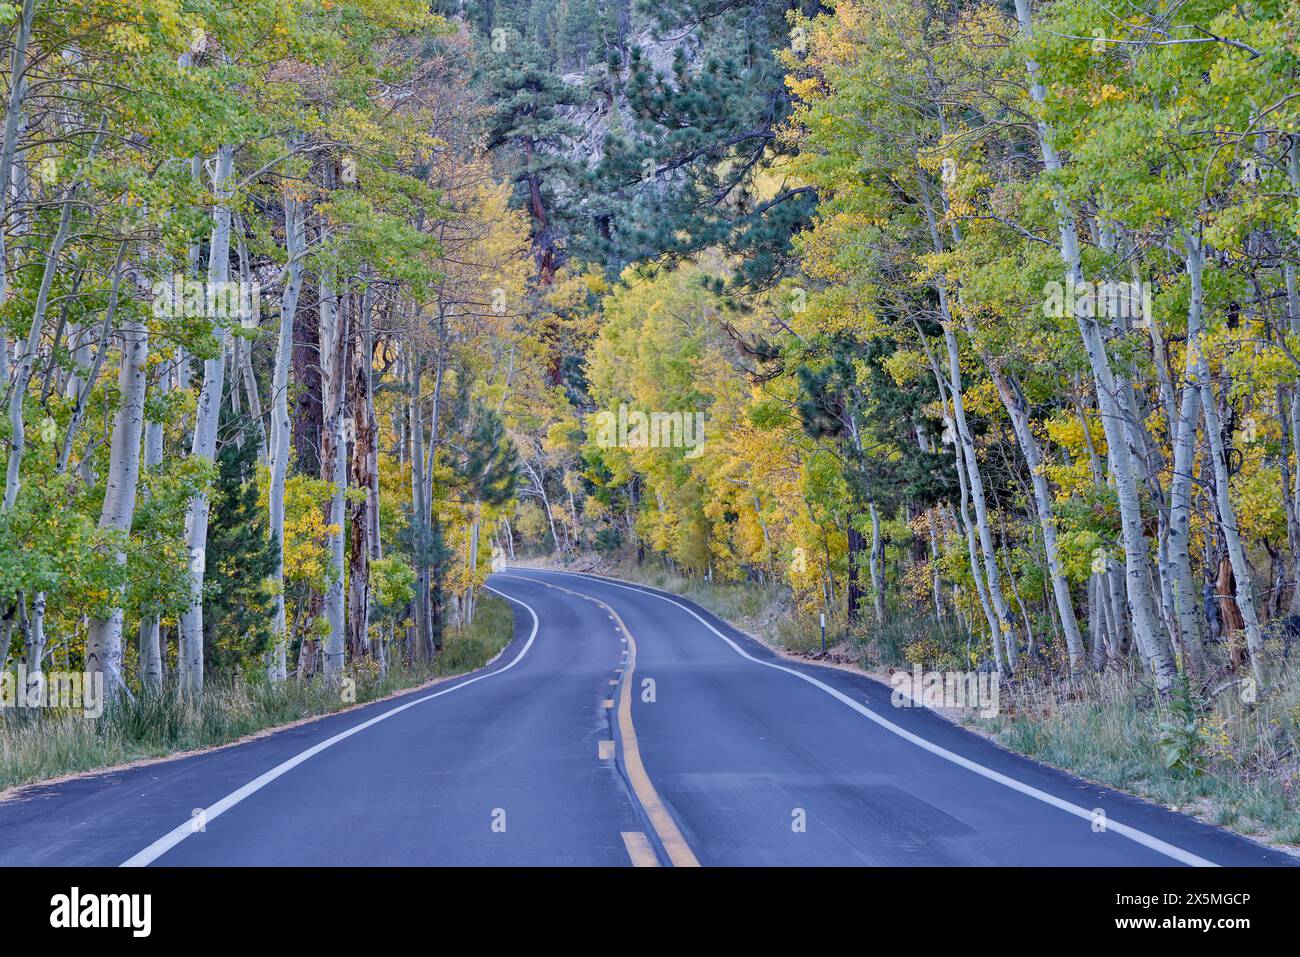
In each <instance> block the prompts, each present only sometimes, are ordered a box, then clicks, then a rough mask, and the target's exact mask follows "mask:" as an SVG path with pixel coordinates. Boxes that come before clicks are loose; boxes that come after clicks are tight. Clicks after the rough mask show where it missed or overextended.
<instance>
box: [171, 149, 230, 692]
mask: <svg viewBox="0 0 1300 957" xmlns="http://www.w3.org/2000/svg"><path fill="white" fill-rule="evenodd" d="M233 167H234V148H233V147H231V146H221V147H219V148H218V149H217V157H216V169H215V170H214V171H213V175H212V192H213V195H214V196H215V197H216V200H217V202H216V205H215V206H214V207H213V210H212V242H211V245H210V248H209V250H208V283H209V286H210V288H215V284H216V283H226V282H229V281H230V206H229V202H230V196H231V192H230V177H231V173H232V170H233ZM229 337H230V333H229V332H228V331H227V330H226V328H225V327H224V326H221V325H218V326H217V344H218V347H217V354H216V356H214V357H213V358H211V359H207V360H205V361H204V363H203V386H202V387H201V388H200V390H199V402H198V409H197V410H196V412H195V416H194V443H193V445H192V446H191V450H190V454H191V455H192V456H194V457H195V458H198V459H201V460H203V461H206V462H212V461H213V460H214V459H215V458H216V453H217V423H218V420H219V418H220V413H221V397H222V393H223V391H224V389H225V381H226V343H227V340H228V339H229ZM209 506H210V502H209V499H208V491H207V489H206V488H205V489H202V490H200V491H199V492H196V493H195V495H194V497H193V498H191V499H190V503H189V507H188V508H187V509H186V512H185V542H186V546H187V548H188V551H189V577H190V605H189V607H188V608H187V609H186V610H185V611H184V612H183V613H182V614H181V623H180V641H179V646H178V659H179V660H178V662H177V666H178V668H177V670H178V672H179V681H180V686H181V688H182V689H183V690H184V691H185V692H187V693H189V694H198V693H199V692H201V691H202V690H203V578H204V573H205V570H206V566H207V545H208V509H209Z"/></svg>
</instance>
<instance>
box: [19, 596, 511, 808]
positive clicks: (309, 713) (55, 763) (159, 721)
mask: <svg viewBox="0 0 1300 957" xmlns="http://www.w3.org/2000/svg"><path fill="white" fill-rule="evenodd" d="M513 632H514V618H513V613H512V612H511V609H510V605H509V603H508V602H506V600H505V599H503V598H499V597H497V596H496V595H492V594H486V593H485V594H483V595H482V596H481V597H480V598H479V600H478V606H477V610H476V613H475V618H474V621H473V623H472V624H471V625H470V626H469V627H468V628H449V629H448V631H447V634H446V636H445V638H444V642H443V648H442V652H441V653H440V654H439V655H438V656H437V658H436V659H435V660H434V662H433V663H432V664H423V665H417V666H416V667H414V668H411V667H408V666H407V665H406V664H405V662H404V661H401V660H400V658H399V657H398V656H397V655H392V656H391V657H392V658H393V659H395V660H392V661H390V666H389V670H388V674H387V675H386V676H385V677H383V678H380V676H379V671H378V666H377V665H376V664H375V663H374V662H373V660H371V659H366V660H365V661H363V662H361V663H360V664H359V665H358V666H355V667H354V666H351V665H349V667H348V668H347V669H346V670H345V672H344V673H345V676H346V677H348V678H351V679H352V680H353V681H354V682H355V689H354V690H355V697H353V696H352V695H351V694H349V695H348V696H347V697H348V698H350V699H351V700H345V697H344V694H343V692H342V691H341V690H340V688H337V687H334V686H332V685H330V684H328V683H327V682H325V681H324V680H320V679H316V680H312V681H305V682H304V681H298V680H295V679H294V678H290V679H289V680H288V681H286V682H285V683H284V684H283V685H280V686H278V687H277V686H273V685H270V684H268V683H266V682H265V681H263V680H257V681H243V680H229V679H227V680H214V681H209V682H208V683H207V684H206V686H205V687H204V689H203V694H202V695H201V696H200V698H199V700H198V701H190V700H188V699H187V698H185V697H184V696H182V695H180V694H179V693H177V691H176V689H175V688H174V687H168V688H167V689H165V690H164V691H162V692H161V693H159V694H157V695H139V694H137V695H136V696H135V698H134V700H124V701H122V702H121V703H120V704H119V705H118V706H116V707H113V708H111V709H109V710H107V711H106V712H105V713H104V714H103V715H102V716H101V717H99V718H97V719H92V718H85V717H81V716H79V715H76V714H72V713H61V714H59V713H53V714H52V713H49V712H31V711H26V710H24V709H6V710H5V711H0V791H3V790H5V789H7V788H10V787H14V786H16V785H21V784H31V783H35V782H38V781H43V780H47V779H49V778H54V777H60V776H62V775H66V774H75V773H77V772H82V771H94V770H98V769H104V768H110V767H114V766H116V765H121V764H129V763H131V762H133V761H140V760H145V759H150V758H160V757H166V756H167V755H171V754H177V753H180V752H185V751H193V750H199V749H203V748H212V747H217V746H219V745H222V744H229V743H230V742H232V741H236V740H238V739H240V738H242V737H245V736H247V735H251V734H256V733H258V732H261V731H268V730H272V729H274V728H276V727H278V726H281V725H286V724H291V723H293V722H295V721H301V720H302V719H304V718H312V717H317V716H320V715H326V714H330V713H332V712H336V711H340V710H342V709H344V708H348V707H352V706H353V705H354V704H362V703H365V702H368V701H374V700H377V699H379V698H383V697H387V696H388V695H391V694H395V693H397V692H400V691H404V690H406V689H409V688H413V687H416V686H418V685H421V684H424V683H425V682H428V681H430V680H433V679H436V678H446V677H451V676H453V675H458V674H464V673H466V672H469V671H473V670H475V669H477V668H481V667H483V666H484V665H486V664H487V663H488V662H489V661H490V660H492V658H494V657H495V656H496V655H498V654H499V653H500V652H501V650H502V649H503V648H505V646H506V645H508V644H509V643H510V639H511V636H512V635H513Z"/></svg>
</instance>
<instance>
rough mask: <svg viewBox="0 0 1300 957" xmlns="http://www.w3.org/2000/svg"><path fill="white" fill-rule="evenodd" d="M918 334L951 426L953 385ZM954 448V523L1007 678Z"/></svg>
mask: <svg viewBox="0 0 1300 957" xmlns="http://www.w3.org/2000/svg"><path fill="white" fill-rule="evenodd" d="M916 334H917V336H918V338H919V341H920V343H921V347H922V348H923V349H924V350H925V356H926V359H927V361H928V362H929V364H930V372H931V373H932V374H933V375H934V382H935V386H936V387H937V389H938V390H939V401H940V403H941V404H942V406H943V415H944V419H945V421H948V422H951V421H952V418H951V417H950V416H949V414H948V410H949V404H948V389H949V385H950V383H947V382H946V380H945V377H944V374H943V371H942V370H941V369H940V368H939V362H938V360H937V359H935V357H934V353H933V352H931V351H930V345H929V343H928V342H927V341H926V338H925V335H924V333H923V332H922V331H921V328H920V326H919V325H918V326H917V327H916ZM952 447H953V456H954V459H955V464H956V469H957V484H958V487H959V488H960V490H961V499H960V511H959V513H958V515H959V516H960V518H958V515H954V519H957V520H958V521H957V524H958V525H959V526H960V527H959V529H958V530H959V531H960V532H961V533H962V534H963V536H964V537H965V539H966V553H967V556H968V558H969V560H970V571H971V578H972V580H974V582H975V593H976V594H977V595H978V596H979V601H980V608H982V609H983V611H984V619H985V621H987V622H988V626H989V643H990V644H991V645H992V646H993V662H994V665H995V666H996V667H997V670H998V674H1005V671H1006V669H1005V666H1004V665H1003V662H1002V641H1001V632H1002V628H1001V626H1000V623H999V621H998V616H997V611H996V610H995V609H994V607H993V604H992V602H991V600H990V598H989V593H988V589H987V587H986V586H985V583H984V577H983V575H982V574H981V573H980V557H979V547H978V546H977V545H976V542H975V529H974V527H973V526H972V523H971V520H970V509H969V504H970V488H969V486H968V484H967V473H966V463H965V461H964V458H965V455H964V452H963V446H962V443H961V442H960V441H959V440H958V438H957V436H956V435H953V436H952ZM953 591H954V597H955V595H956V585H954V586H953Z"/></svg>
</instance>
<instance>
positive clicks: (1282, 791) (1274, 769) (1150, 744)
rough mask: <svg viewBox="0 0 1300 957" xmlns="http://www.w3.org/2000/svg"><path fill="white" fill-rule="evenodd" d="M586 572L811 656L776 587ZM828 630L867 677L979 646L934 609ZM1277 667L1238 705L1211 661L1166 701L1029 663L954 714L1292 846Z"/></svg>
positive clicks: (1287, 711)
mask: <svg viewBox="0 0 1300 957" xmlns="http://www.w3.org/2000/svg"><path fill="white" fill-rule="evenodd" d="M593 570H594V571H596V572H597V573H598V574H608V575H613V576H616V577H619V578H626V579H628V580H629V581H635V582H640V583H642V584H645V585H650V586H653V587H656V588H662V589H664V590H665V591H670V592H675V593H676V594H679V595H683V596H685V597H687V598H690V599H691V600H693V601H695V602H697V603H698V604H700V605H702V606H703V607H705V608H707V609H709V610H710V611H712V612H713V613H714V614H716V615H718V616H719V617H720V618H724V619H726V620H727V621H729V622H731V623H732V624H734V625H736V626H737V627H739V628H741V629H743V630H745V631H748V632H750V633H751V634H754V635H757V636H759V637H760V638H761V639H762V640H764V641H766V642H767V643H769V644H771V645H774V646H776V647H779V648H781V649H783V650H785V651H787V652H790V653H793V654H800V655H803V654H812V653H814V652H817V651H819V649H820V646H821V645H820V643H821V636H820V628H819V624H818V621H817V618H816V616H815V615H811V614H807V613H800V611H799V609H798V608H797V607H796V605H795V602H794V601H793V599H792V597H791V595H790V592H789V590H788V589H786V588H783V587H779V586H774V585H766V586H760V585H754V584H747V583H743V582H742V583H717V584H711V583H710V582H708V581H706V580H704V579H700V578H689V577H685V576H682V575H676V574H673V573H671V572H669V571H667V570H665V569H664V568H662V567H661V566H655V565H649V564H646V565H640V566H638V565H636V564H635V563H631V562H623V563H618V564H608V563H606V565H605V566H604V567H599V568H596V569H593ZM827 631H828V638H827V641H828V644H830V645H831V646H832V647H831V649H830V651H831V652H832V653H831V654H830V655H829V656H828V657H829V658H831V660H833V661H835V662H836V663H849V664H853V665H856V666H858V667H860V668H862V669H864V670H866V671H872V672H882V671H885V670H888V669H889V668H910V667H911V666H912V665H913V664H918V665H920V666H921V667H922V668H925V669H927V670H939V671H944V670H960V671H964V670H968V669H969V668H971V667H972V665H971V663H970V662H971V661H972V660H973V657H972V654H973V652H976V651H978V649H975V648H972V646H971V644H970V642H969V640H968V637H967V636H966V635H964V634H963V633H962V632H961V629H959V628H957V627H956V626H954V625H953V624H952V623H948V622H942V621H938V620H936V619H935V617H934V616H933V615H930V616H922V617H912V618H910V617H908V616H906V615H903V614H898V613H895V614H894V615H892V616H891V618H890V620H889V621H888V622H886V624H885V625H884V626H877V625H876V624H875V623H874V622H868V623H867V624H865V625H862V626H858V627H855V628H853V629H847V628H845V625H844V622H843V621H841V620H837V621H834V622H831V621H828V622H827ZM1216 650H1217V649H1216ZM1276 670H1277V673H1276V674H1275V675H1274V676H1273V680H1272V684H1271V687H1270V689H1269V690H1268V691H1267V692H1266V693H1261V694H1259V695H1258V697H1257V700H1255V701H1253V702H1246V701H1243V700H1242V695H1241V693H1240V690H1241V685H1240V683H1239V681H1237V680H1234V679H1233V678H1232V677H1231V676H1229V675H1227V674H1226V671H1225V670H1224V669H1223V668H1222V665H1221V664H1220V668H1219V672H1220V677H1219V679H1218V680H1217V681H1216V682H1214V683H1212V684H1213V686H1214V687H1213V690H1211V691H1207V692H1205V693H1195V694H1193V693H1191V692H1187V693H1186V694H1184V693H1183V692H1181V691H1180V692H1179V693H1177V694H1175V695H1173V696H1171V697H1169V698H1162V697H1161V696H1159V695H1157V694H1155V693H1154V691H1153V689H1152V687H1151V684H1150V682H1149V680H1145V678H1144V676H1143V675H1142V674H1141V673H1140V672H1139V670H1138V669H1136V668H1128V669H1117V668H1115V667H1114V666H1112V667H1111V668H1110V669H1108V670H1107V671H1106V672H1104V673H1103V674H1100V675H1098V674H1093V673H1088V674H1086V675H1084V676H1082V677H1077V678H1075V679H1074V680H1073V681H1065V680H1062V679H1059V678H1058V679H1053V678H1049V677H1047V676H1046V675H1045V673H1044V670H1043V669H1041V668H1039V669H1035V668H1033V667H1032V666H1029V667H1026V668H1025V669H1023V671H1022V676H1021V677H1019V678H1017V679H1015V680H1013V681H1009V682H1007V681H1004V682H1003V684H1002V688H1001V699H1000V708H999V712H998V714H996V715H994V716H992V717H988V718H985V717H980V716H979V715H978V714H977V713H975V712H968V713H966V714H964V715H962V716H961V719H960V720H961V721H962V722H963V723H964V724H965V725H967V726H968V727H970V728H971V729H972V730H976V731H979V732H981V733H984V734H986V735H988V736H989V737H991V738H993V739H994V740H996V741H997V742H998V743H1000V744H1002V745H1003V746H1005V747H1007V748H1009V749H1010V750H1012V751H1016V752H1018V753H1020V754H1024V755H1027V756H1029V757H1032V758H1034V759H1036V760H1039V761H1042V762H1043V763H1045V764H1049V765H1052V766H1054V767H1057V768H1060V769H1062V770H1065V771H1069V772H1071V773H1073V774H1076V775H1078V776H1079V777H1082V778H1085V779H1087V780H1090V781H1094V782H1096V783H1098V784H1103V785H1106V786H1108V787H1113V788H1116V789H1117V790H1121V791H1125V792H1128V793H1130V794H1135V795H1138V796H1140V797H1143V798H1146V799H1147V800H1150V801H1153V802H1156V803H1159V804H1162V805H1164V806H1166V807H1170V808H1174V809H1176V810H1179V811H1182V812H1185V813H1188V814H1192V815H1194V816H1197V817H1199V818H1201V819H1202V820H1205V821H1208V822H1209V823H1212V824H1217V825H1220V826H1222V827H1226V828H1229V829H1231V830H1234V831H1237V832H1238V833H1242V834H1247V835H1250V836H1252V837H1256V838H1259V839H1263V840H1266V841H1271V842H1273V843H1275V844H1279V845H1282V846H1286V847H1289V848H1290V849H1292V850H1300V665H1297V663H1296V662H1294V661H1290V662H1284V663H1282V664H1281V665H1280V666H1279V667H1278V668H1277V669H1276ZM949 714H950V716H951V715H952V714H953V713H952V712H949Z"/></svg>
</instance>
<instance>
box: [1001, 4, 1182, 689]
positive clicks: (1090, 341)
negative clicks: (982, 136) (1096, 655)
mask: <svg viewBox="0 0 1300 957" xmlns="http://www.w3.org/2000/svg"><path fill="white" fill-rule="evenodd" d="M1015 6H1016V17H1017V19H1018V21H1019V23H1020V30H1021V33H1022V34H1023V35H1024V36H1025V37H1026V38H1028V37H1030V36H1032V34H1033V22H1032V18H1031V15H1030V11H1029V0H1015ZM1026 68H1027V71H1028V73H1029V78H1030V96H1031V97H1032V98H1033V100H1034V102H1035V103H1037V104H1040V105H1041V104H1043V103H1044V102H1045V101H1046V99H1047V92H1046V90H1045V89H1044V88H1043V85H1042V83H1041V82H1039V78H1038V64H1037V63H1035V62H1034V61H1033V60H1029V61H1028V62H1027V63H1026ZM1036 126H1037V137H1038V146H1039V151H1040V153H1041V154H1042V158H1043V165H1044V167H1045V168H1046V169H1047V171H1048V172H1049V173H1053V172H1056V171H1058V170H1060V169H1061V161H1060V157H1059V156H1058V155H1057V153H1056V148H1055V147H1054V146H1053V145H1052V142H1051V131H1050V130H1049V128H1048V126H1047V124H1046V122H1044V121H1039V122H1038V123H1037V124H1036ZM1054 202H1055V207H1056V212H1057V218H1058V225H1059V230H1060V251H1061V258H1062V260H1063V261H1064V263H1065V281H1066V282H1067V283H1070V284H1072V287H1073V288H1077V287H1078V286H1079V285H1080V284H1081V283H1082V281H1083V270H1082V267H1081V265H1080V255H1079V236H1078V232H1077V230H1076V227H1075V221H1074V217H1073V215H1072V214H1071V212H1070V209H1069V207H1068V206H1067V205H1066V203H1065V202H1064V200H1062V199H1060V198H1057V199H1056V200H1055V201H1054ZM1076 319H1077V324H1078V327H1079V333H1080V336H1081V337H1082V339H1083V344H1084V350H1085V351H1086V352H1087V355H1088V364H1089V366H1090V367H1091V369H1092V374H1093V378H1094V379H1095V380H1096V384H1097V401H1098V405H1099V406H1100V408H1101V415H1102V427H1103V428H1104V429H1105V431H1106V444H1107V446H1108V456H1107V458H1108V460H1109V467H1110V471H1111V474H1112V476H1113V477H1114V479H1115V491H1116V495H1117V497H1118V499H1119V508H1120V520H1121V527H1122V529H1123V544H1124V563H1125V582H1126V585H1127V591H1128V606H1129V612H1130V617H1131V619H1132V622H1133V633H1134V637H1135V638H1136V640H1137V643H1138V648H1139V650H1140V651H1141V652H1142V656H1143V658H1144V659H1145V660H1146V663H1147V667H1148V668H1150V670H1151V673H1152V674H1153V675H1154V677H1155V679H1156V686H1157V687H1158V688H1159V689H1160V690H1161V691H1166V690H1168V689H1169V688H1170V687H1171V686H1172V685H1173V682H1174V679H1175V678H1176V677H1177V669H1176V668H1175V666H1174V659H1173V650H1172V648H1171V647H1170V645H1169V640H1168V633H1167V632H1165V630H1164V629H1163V628H1161V627H1160V625H1159V622H1158V619H1157V615H1156V610H1155V597H1154V595H1153V594H1152V591H1151V582H1152V574H1151V554H1150V551H1149V550H1148V547H1147V543H1146V537H1145V535H1144V534H1143V531H1142V514H1141V506H1140V501H1141V500H1140V498H1139V495H1138V489H1137V482H1136V481H1135V480H1134V477H1133V469H1132V464H1131V460H1130V452H1129V447H1128V436H1127V434H1126V429H1125V424H1124V421H1123V419H1122V413H1121V411H1120V410H1119V408H1118V406H1119V400H1118V399H1117V396H1118V388H1117V385H1116V381H1115V376H1114V375H1113V374H1112V372H1111V368H1110V359H1109V357H1108V356H1107V354H1106V346H1105V343H1104V342H1103V340H1102V337H1101V330H1100V328H1099V327H1098V325H1097V322H1096V320H1095V319H1092V318H1089V317H1087V316H1084V315H1082V314H1080V315H1077V316H1076Z"/></svg>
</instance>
